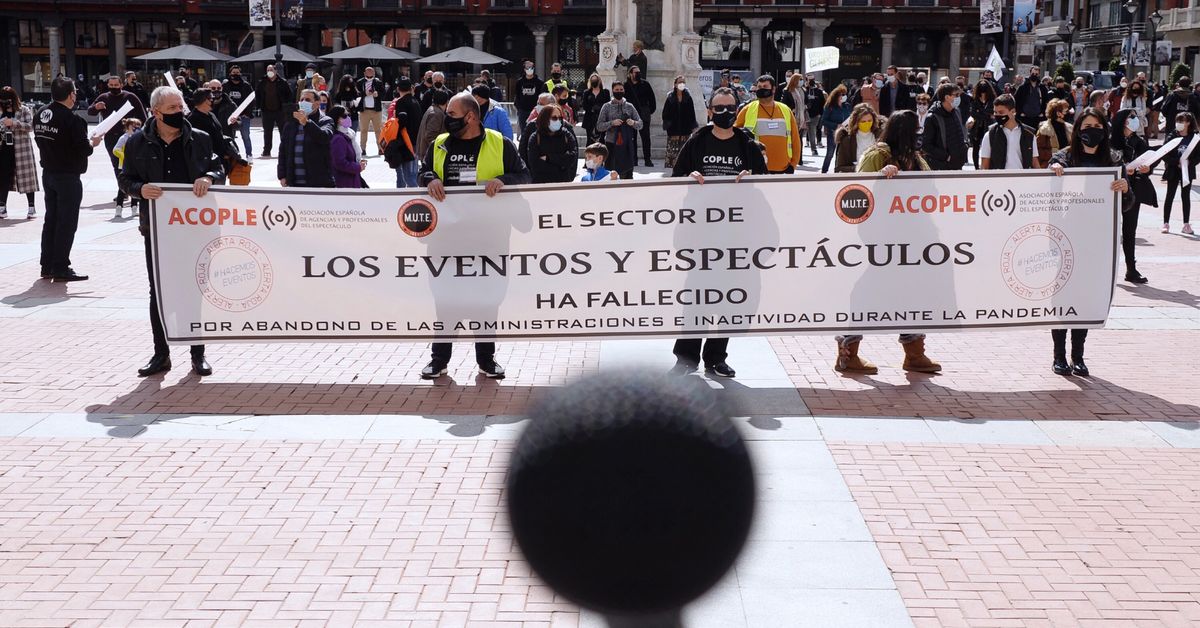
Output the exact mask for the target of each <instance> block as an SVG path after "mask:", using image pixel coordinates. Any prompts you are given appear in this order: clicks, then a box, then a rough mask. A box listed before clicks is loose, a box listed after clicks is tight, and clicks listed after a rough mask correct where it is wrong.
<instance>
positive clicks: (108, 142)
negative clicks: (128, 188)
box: [104, 134, 125, 200]
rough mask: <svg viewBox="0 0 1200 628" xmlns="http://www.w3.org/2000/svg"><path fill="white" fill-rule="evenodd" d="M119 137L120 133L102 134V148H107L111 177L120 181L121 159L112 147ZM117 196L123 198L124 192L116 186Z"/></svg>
mask: <svg viewBox="0 0 1200 628" xmlns="http://www.w3.org/2000/svg"><path fill="white" fill-rule="evenodd" d="M119 139H121V135H120V134H117V135H112V134H106V135H105V136H104V148H106V149H107V150H108V162H109V163H111V164H112V169H113V177H115V178H117V180H118V181H120V176H121V160H120V159H118V158H117V156H116V155H114V154H113V148H114V147H115V146H116V145H117V140H119ZM117 198H119V199H121V200H125V193H124V192H122V191H121V189H120V188H117Z"/></svg>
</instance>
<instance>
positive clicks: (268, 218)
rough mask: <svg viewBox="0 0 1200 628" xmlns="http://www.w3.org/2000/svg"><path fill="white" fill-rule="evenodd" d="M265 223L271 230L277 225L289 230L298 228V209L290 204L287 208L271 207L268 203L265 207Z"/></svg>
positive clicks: (263, 211)
mask: <svg viewBox="0 0 1200 628" xmlns="http://www.w3.org/2000/svg"><path fill="white" fill-rule="evenodd" d="M262 214H263V224H264V225H266V226H267V230H268V231H270V230H271V229H274V228H275V227H280V228H284V229H287V230H288V231H295V230H296V222H297V221H296V210H294V209H292V207H291V206H290V205H289V206H288V208H287V209H271V206H270V205H268V206H266V207H264V208H263V210H262Z"/></svg>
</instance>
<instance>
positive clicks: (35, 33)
mask: <svg viewBox="0 0 1200 628" xmlns="http://www.w3.org/2000/svg"><path fill="white" fill-rule="evenodd" d="M17 30H18V31H19V35H20V42H21V44H20V45H21V46H25V47H29V48H45V47H46V46H49V45H50V44H49V42H48V38H47V37H46V30H45V29H43V28H42V23H41V22H39V21H37V20H19V21H18V23H17Z"/></svg>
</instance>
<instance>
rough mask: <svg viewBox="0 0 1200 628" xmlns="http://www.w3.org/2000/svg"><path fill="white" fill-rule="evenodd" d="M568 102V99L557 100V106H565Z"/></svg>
mask: <svg viewBox="0 0 1200 628" xmlns="http://www.w3.org/2000/svg"><path fill="white" fill-rule="evenodd" d="M568 100H570V99H569V98H559V99H558V104H560V105H565V104H567V101H568Z"/></svg>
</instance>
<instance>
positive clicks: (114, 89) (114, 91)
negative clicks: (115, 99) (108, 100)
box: [108, 87, 121, 96]
mask: <svg viewBox="0 0 1200 628" xmlns="http://www.w3.org/2000/svg"><path fill="white" fill-rule="evenodd" d="M108 93H110V94H112V95H113V96H116V95H117V94H120V93H121V88H120V87H110V88H108Z"/></svg>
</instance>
